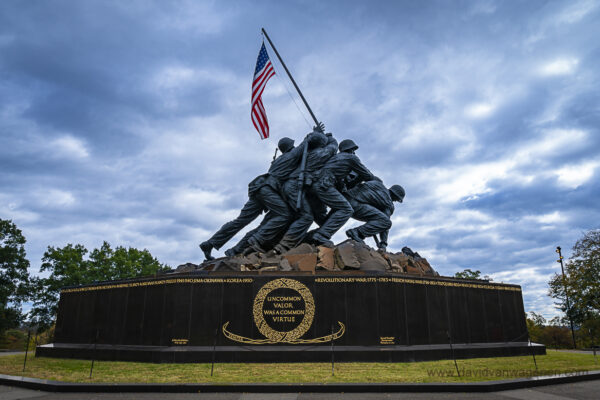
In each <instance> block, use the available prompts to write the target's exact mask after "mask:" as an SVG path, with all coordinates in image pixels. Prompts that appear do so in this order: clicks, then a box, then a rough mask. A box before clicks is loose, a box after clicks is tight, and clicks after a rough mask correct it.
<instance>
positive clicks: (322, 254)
mask: <svg viewBox="0 0 600 400" xmlns="http://www.w3.org/2000/svg"><path fill="white" fill-rule="evenodd" d="M315 270H317V271H318V270H327V271H343V270H360V271H381V272H386V271H387V272H397V273H406V274H413V275H427V276H439V274H438V273H437V272H436V271H435V270H434V269H433V268H432V267H431V265H429V263H428V262H427V260H426V259H425V258H423V257H421V256H420V255H419V253H414V252H413V251H412V250H410V249H409V248H407V247H405V248H403V249H402V252H399V253H388V252H384V251H378V250H376V249H373V248H371V247H369V246H368V245H366V244H364V243H359V242H356V241H353V240H346V241H344V242H342V243H340V244H338V245H336V246H334V247H333V248H329V247H325V246H314V245H310V244H307V243H303V244H301V245H299V246H298V247H295V248H293V249H291V250H290V251H288V252H286V253H284V254H281V255H279V254H273V253H266V254H263V253H251V254H249V255H247V256H241V255H240V256H234V257H223V258H217V259H214V260H211V261H205V262H203V263H202V264H200V265H196V264H192V263H187V264H182V265H180V266H178V267H177V269H176V270H175V271H174V272H175V273H187V272H193V271H310V272H312V271H315Z"/></svg>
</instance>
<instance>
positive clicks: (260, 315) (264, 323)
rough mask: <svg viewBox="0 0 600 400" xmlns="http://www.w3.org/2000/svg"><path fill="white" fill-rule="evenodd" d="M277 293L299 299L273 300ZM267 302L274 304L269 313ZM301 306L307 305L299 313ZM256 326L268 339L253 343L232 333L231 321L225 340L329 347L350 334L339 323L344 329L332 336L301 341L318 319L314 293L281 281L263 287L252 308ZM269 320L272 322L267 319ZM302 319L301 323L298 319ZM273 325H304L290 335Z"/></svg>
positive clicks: (288, 281) (290, 281)
mask: <svg viewBox="0 0 600 400" xmlns="http://www.w3.org/2000/svg"><path fill="white" fill-rule="evenodd" d="M276 289H291V290H293V291H295V292H296V293H298V294H299V296H271V295H270V293H271V292H273V291H274V290H276ZM265 302H269V303H271V304H272V306H273V309H265V308H264V305H265ZM298 302H303V303H304V309H297V308H296V307H297V306H298V304H296V303H298ZM252 314H253V316H254V323H255V325H256V327H257V328H258V331H259V332H260V333H261V334H262V335H263V336H264V337H265V338H266V339H252V338H248V337H244V336H240V335H236V334H235V333H232V332H229V331H228V330H227V327H228V326H229V321H228V322H226V323H225V324H223V327H222V331H223V335H225V337H227V338H229V339H231V340H233V341H236V342H241V343H248V344H268V343H294V344H308V343H326V342H329V341H332V340H335V339H338V338H339V337H341V336H342V335H343V334H344V332H345V331H346V327H345V326H344V324H342V323H341V322H339V321H338V324H339V327H340V329H339V330H338V331H337V332H335V333H332V334H331V335H327V336H322V337H318V338H315V339H300V338H301V337H302V336H303V335H304V334H305V333H306V332H307V331H308V330H309V329H310V327H311V325H312V322H313V319H314V316H315V302H314V299H313V296H312V293H311V292H310V290H309V289H308V288H307V287H306V285H304V284H303V283H301V282H299V281H297V280H294V279H288V278H279V279H275V280H272V281H270V282H267V283H266V284H265V285H263V286H262V287H261V288H260V289H259V291H258V293H257V294H256V297H255V298H254V304H253V308H252ZM265 316H267V317H268V319H265ZM296 317H298V319H296ZM269 321H271V322H298V321H300V323H299V324H298V325H297V326H296V327H295V328H293V329H292V330H290V331H284V332H281V331H277V330H275V329H273V328H272V327H271V326H270V325H269Z"/></svg>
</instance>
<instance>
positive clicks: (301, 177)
mask: <svg viewBox="0 0 600 400" xmlns="http://www.w3.org/2000/svg"><path fill="white" fill-rule="evenodd" d="M261 30H262V33H263V35H265V37H266V38H267V41H268V42H269V44H270V45H271V48H272V49H273V51H274V52H275V55H276V56H277V59H279V62H280V63H281V65H283V68H284V69H285V72H286V73H287V75H288V77H289V78H290V80H291V81H292V83H293V84H294V87H295V88H296V91H297V92H298V94H299V95H300V98H301V99H302V101H303V102H304V105H305V106H306V109H307V110H308V112H309V113H310V116H311V117H312V119H313V120H314V121H315V124H316V126H317V129H318V128H319V127H321V124H320V123H319V120H318V119H317V117H315V114H314V113H313V111H312V110H311V108H310V106H309V105H308V102H307V101H306V99H305V98H304V95H303V94H302V91H300V88H299V87H298V84H296V81H295V80H294V77H293V76H292V74H291V73H290V71H289V70H288V67H287V66H286V65H285V62H284V61H283V59H282V58H281V56H280V55H279V52H278V51H277V49H276V48H275V45H274V44H273V42H272V41H271V38H270V37H269V35H268V34H267V31H265V28H262V29H261ZM307 153H308V140H305V141H304V149H303V150H302V160H301V161H300V175H298V186H299V187H298V198H297V199H296V210H299V209H300V206H301V204H302V193H303V191H304V174H305V170H306V156H307Z"/></svg>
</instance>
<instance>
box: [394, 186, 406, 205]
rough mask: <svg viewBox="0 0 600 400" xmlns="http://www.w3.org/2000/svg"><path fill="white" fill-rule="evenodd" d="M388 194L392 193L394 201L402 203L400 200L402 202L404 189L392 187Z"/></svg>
mask: <svg viewBox="0 0 600 400" xmlns="http://www.w3.org/2000/svg"><path fill="white" fill-rule="evenodd" d="M390 192H392V194H393V195H394V196H395V197H396V198H395V199H394V200H396V201H399V202H402V200H404V195H405V194H406V193H405V192H404V188H403V187H402V186H400V185H393V186H392V187H390Z"/></svg>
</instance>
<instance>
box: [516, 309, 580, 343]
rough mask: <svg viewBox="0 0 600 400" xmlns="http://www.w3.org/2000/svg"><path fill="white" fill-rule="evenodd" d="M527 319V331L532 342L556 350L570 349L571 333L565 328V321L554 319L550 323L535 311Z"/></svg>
mask: <svg viewBox="0 0 600 400" xmlns="http://www.w3.org/2000/svg"><path fill="white" fill-rule="evenodd" d="M529 314H530V317H528V316H526V317H527V330H528V331H529V337H530V338H531V341H532V342H535V343H542V344H545V345H546V346H549V347H554V348H563V349H565V348H570V347H571V346H572V344H571V333H570V331H569V328H567V327H566V326H565V321H564V319H561V318H559V317H554V318H552V319H551V320H550V321H546V319H545V318H544V317H543V316H542V315H541V314H537V313H535V312H533V311H531V312H530V313H529Z"/></svg>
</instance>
